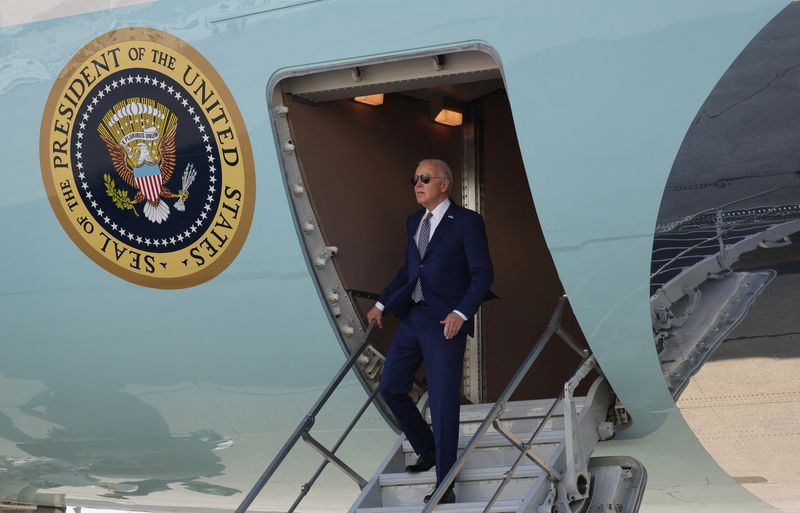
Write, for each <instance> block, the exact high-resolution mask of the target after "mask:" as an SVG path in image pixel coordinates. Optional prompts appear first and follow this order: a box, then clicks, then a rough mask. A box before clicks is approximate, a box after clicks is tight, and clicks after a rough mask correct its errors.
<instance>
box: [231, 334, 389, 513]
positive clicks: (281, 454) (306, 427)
mask: <svg viewBox="0 0 800 513" xmlns="http://www.w3.org/2000/svg"><path fill="white" fill-rule="evenodd" d="M374 327H375V323H371V324H370V325H369V327H367V331H366V333H365V334H364V341H363V342H362V343H361V345H360V346H359V347H358V349H356V350H355V351H353V353H352V354H351V355H350V357H349V358H348V359H347V361H346V362H345V363H344V365H342V367H341V369H339V372H338V373H336V376H334V378H333V380H332V381H331V382H330V383H329V384H328V386H327V387H326V388H325V391H324V392H323V393H322V395H321V396H320V397H319V399H317V402H316V403H314V406H312V407H311V410H309V412H308V414H307V415H306V416H305V417H303V420H302V421H301V422H300V424H299V425H298V426H297V428H295V430H294V432H293V433H292V435H291V436H290V437H289V439H288V440H287V441H286V442H285V443H284V444H283V447H281V450H280V451H278V455H277V456H275V458H274V459H273V460H272V462H271V463H270V464H269V466H268V467H267V469H266V470H264V473H263V474H261V477H259V478H258V481H256V483H255V484H254V485H253V488H252V489H251V490H250V492H249V493H248V494H247V496H246V497H245V498H244V500H243V501H242V503H241V504H240V505H239V507H238V508H236V513H245V512H246V511H247V508H249V507H250V505H251V504H252V503H253V501H254V500H255V499H256V497H258V494H259V493H261V490H262V489H263V488H264V486H265V485H266V484H267V482H268V481H269V480H270V479H271V478H272V475H273V474H274V473H275V471H276V470H277V469H278V467H279V466H280V465H281V464H282V463H283V460H285V459H286V457H287V456H288V455H289V452H291V450H292V448H293V447H294V445H295V444H296V443H297V441H298V440H300V439H301V438H302V439H303V440H304V441H305V442H306V443H308V444H309V445H310V446H311V447H313V448H314V449H315V450H317V451H318V452H319V453H320V454H321V455H322V456H323V458H325V460H324V462H323V464H322V465H321V466H320V467H319V468H318V469H317V472H316V473H315V474H314V475H313V476H312V478H311V479H310V480H309V481H308V482H307V483H305V484H304V485H303V486H302V487H301V491H300V496H299V497H298V498H297V500H296V501H295V502H294V504H293V505H292V507H291V509H290V510H289V513H291V512H293V511H294V509H295V508H296V507H297V505H298V504H300V501H302V500H303V498H304V497H305V496H306V494H308V491H309V489H310V488H311V486H313V484H314V482H316V480H317V478H318V477H319V475H320V474H321V473H322V471H323V470H324V469H325V466H326V465H327V464H328V463H333V464H334V466H336V467H337V468H339V469H340V470H341V471H342V472H344V473H345V474H346V475H347V476H348V477H349V478H351V479H353V480H354V481H355V482H356V483H357V484H358V485H359V486H361V487H362V488H363V486H364V485H365V484H366V481H365V480H364V478H362V477H361V476H359V475H358V474H357V473H356V472H355V471H354V470H352V469H351V468H350V467H349V466H347V465H346V464H345V463H344V462H343V461H342V460H341V459H339V458H338V457H337V456H335V452H336V450H337V449H339V446H340V445H341V444H342V442H344V439H345V438H346V437H347V435H349V434H350V431H352V429H353V427H354V426H355V425H356V423H357V422H358V420H359V419H360V418H361V416H362V415H363V414H364V412H365V411H366V410H367V407H368V406H369V405H370V404H371V403H372V401H373V400H374V399H375V397H376V395H377V391H374V392H372V394H371V395H370V396H369V397H368V398H367V400H366V402H365V403H364V404H363V405H362V406H361V409H360V410H359V411H358V413H357V414H356V416H355V417H354V418H353V420H352V421H351V422H350V425H349V426H348V427H347V428H346V429H345V431H344V433H343V434H342V436H341V437H340V438H339V440H338V441H337V442H336V445H335V446H334V448H333V449H332V450H328V449H326V448H325V447H323V446H322V445H321V444H320V443H319V442H318V441H317V440H316V439H315V438H314V437H312V436H311V435H310V433H309V431H310V430H311V428H312V427H313V426H314V422H315V420H316V416H317V414H318V413H319V412H320V410H322V407H323V406H325V403H327V402H328V399H330V398H331V396H332V395H333V393H334V392H335V391H336V388H337V387H338V386H339V385H340V384H341V382H342V380H343V379H344V378H345V376H347V374H348V373H349V372H350V370H351V369H352V368H353V365H355V363H356V361H357V360H358V357H359V356H361V353H363V352H364V349H366V347H367V345H368V344H369V339H370V336H371V335H372V330H373V328H374Z"/></svg>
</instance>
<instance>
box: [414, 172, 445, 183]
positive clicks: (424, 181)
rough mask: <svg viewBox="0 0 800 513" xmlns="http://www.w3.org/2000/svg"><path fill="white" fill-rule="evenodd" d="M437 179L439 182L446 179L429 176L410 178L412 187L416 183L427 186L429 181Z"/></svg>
mask: <svg viewBox="0 0 800 513" xmlns="http://www.w3.org/2000/svg"><path fill="white" fill-rule="evenodd" d="M437 178H438V179H439V180H445V179H446V178H445V177H443V176H431V175H429V174H424V175H414V176H412V177H411V183H412V184H414V185H417V182H422V183H424V184H428V183H430V182H431V180H434V179H437Z"/></svg>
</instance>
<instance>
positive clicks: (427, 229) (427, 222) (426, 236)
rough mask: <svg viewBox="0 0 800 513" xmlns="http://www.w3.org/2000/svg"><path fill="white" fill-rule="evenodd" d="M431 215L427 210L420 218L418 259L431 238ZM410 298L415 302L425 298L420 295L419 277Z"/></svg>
mask: <svg viewBox="0 0 800 513" xmlns="http://www.w3.org/2000/svg"><path fill="white" fill-rule="evenodd" d="M431 217H433V214H432V213H430V212H428V215H426V216H425V219H423V220H422V226H420V228H419V238H418V239H417V249H419V258H420V260H422V258H423V257H424V256H425V250H426V249H428V242H429V241H430V238H431ZM411 299H412V300H414V302H415V303H419V302H420V301H424V300H425V296H423V295H422V283H421V282H420V281H419V278H417V285H416V286H415V287H414V292H413V293H412V294H411Z"/></svg>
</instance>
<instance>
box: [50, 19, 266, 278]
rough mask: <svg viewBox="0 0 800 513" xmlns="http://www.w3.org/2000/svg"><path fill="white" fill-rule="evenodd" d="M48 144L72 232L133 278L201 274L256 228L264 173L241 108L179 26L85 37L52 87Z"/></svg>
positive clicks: (58, 199)
mask: <svg viewBox="0 0 800 513" xmlns="http://www.w3.org/2000/svg"><path fill="white" fill-rule="evenodd" d="M40 154H41V167H42V177H43V179H44V184H45V188H46V189H47V194H48V198H49V200H50V204H51V206H52V207H53V210H54V211H55V214H56V216H57V217H58V219H59V221H60V222H61V224H62V226H63V227H64V229H65V230H66V232H67V234H69V236H70V238H72V240H73V241H74V242H75V243H76V244H77V245H78V247H79V248H80V249H81V250H82V251H83V252H84V253H85V254H86V255H87V256H89V258H91V259H92V260H94V261H95V262H96V263H97V264H99V265H100V266H102V267H103V268H105V269H107V270H108V271H110V272H112V273H114V274H116V275H117V276H119V277H121V278H124V279H126V280H128V281H131V282H133V283H137V284H139V285H145V286H148V287H157V288H182V287H191V286H193V285H197V284H199V283H202V282H204V281H207V280H209V279H211V278H213V277H214V276H216V275H217V274H219V273H220V272H222V270H223V269H225V267H227V265H228V264H229V263H230V262H231V261H232V260H233V259H234V257H235V256H236V254H237V253H238V252H239V250H240V249H241V247H242V244H243V243H244V240H245V238H246V237H247V232H248V230H249V228H250V223H251V220H252V216H253V208H254V203H255V183H254V182H255V175H254V172H253V157H252V152H251V150H250V143H249V141H248V138H247V133H246V130H245V127H244V123H243V122H242V119H241V115H240V114H239V111H238V109H237V107H236V104H235V103H234V101H233V98H232V97H231V94H230V92H229V91H228V89H227V88H226V86H225V84H224V83H223V82H222V79H221V78H220V77H219V75H217V73H216V72H215V71H214V69H213V68H212V67H211V65H210V64H209V63H208V62H206V60H205V59H203V57H202V56H201V55H200V54H199V53H197V52H196V51H195V50H194V49H192V48H191V47H190V46H188V45H187V44H186V43H185V42H183V41H181V40H179V39H177V38H175V37H173V36H171V35H169V34H166V33H164V32H160V31H157V30H152V29H143V28H130V29H122V30H117V31H114V32H110V33H108V34H105V35H103V36H100V37H98V38H97V39H95V40H93V41H91V42H90V43H89V44H87V45H86V46H85V47H84V48H83V49H81V50H80V51H79V52H78V53H77V54H76V55H75V56H74V57H73V58H72V60H71V61H70V62H69V63H68V64H67V66H66V67H65V68H64V70H63V71H62V72H61V74H60V75H59V77H58V79H57V80H56V83H55V85H54V86H53V89H52V90H51V92H50V97H49V99H48V102H47V106H46V108H45V112H44V116H43V119H42V128H41V138H40Z"/></svg>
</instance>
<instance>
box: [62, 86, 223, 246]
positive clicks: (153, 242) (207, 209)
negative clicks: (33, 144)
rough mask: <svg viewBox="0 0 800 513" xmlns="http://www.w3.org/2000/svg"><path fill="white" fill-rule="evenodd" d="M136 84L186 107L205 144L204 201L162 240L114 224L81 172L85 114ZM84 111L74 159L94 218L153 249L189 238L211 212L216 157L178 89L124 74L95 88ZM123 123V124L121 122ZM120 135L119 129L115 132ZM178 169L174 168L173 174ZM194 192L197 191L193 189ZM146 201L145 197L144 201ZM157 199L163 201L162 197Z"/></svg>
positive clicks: (194, 115) (199, 122)
mask: <svg viewBox="0 0 800 513" xmlns="http://www.w3.org/2000/svg"><path fill="white" fill-rule="evenodd" d="M134 83H136V84H140V83H145V84H148V85H150V86H152V87H158V88H160V89H163V90H164V91H166V92H167V93H168V94H170V95H171V96H173V97H174V98H175V99H176V100H177V101H178V102H180V104H181V106H182V107H183V108H184V109H186V111H187V112H188V113H189V115H190V116H192V118H191V119H192V121H194V123H195V126H196V128H197V131H198V132H199V133H200V134H201V137H202V139H203V143H205V150H206V154H207V159H208V164H209V166H208V173H209V186H208V195H207V196H206V201H205V204H204V205H203V209H202V210H201V211H200V214H199V215H198V217H197V218H196V219H195V220H194V222H193V223H192V224H191V225H190V226H189V228H187V229H186V230H184V231H183V232H181V233H178V234H175V235H173V236H170V237H169V238H162V239H155V238H149V237H142V236H141V235H139V234H136V233H133V232H131V231H129V230H126V229H125V228H123V227H121V226H119V225H118V224H117V223H115V222H113V221H112V219H111V218H110V217H109V216H108V215H107V213H106V212H105V211H103V209H102V208H101V207H100V205H99V203H98V202H97V201H96V200H95V199H94V196H93V194H92V191H90V190H89V184H88V183H87V182H86V174H85V173H84V172H83V167H84V166H83V137H84V132H85V131H86V126H87V125H86V122H87V121H88V120H89V118H90V116H89V114H90V113H92V111H93V110H94V109H95V107H96V106H97V105H98V103H99V102H100V100H102V99H103V98H104V97H105V96H106V95H107V94H108V93H109V92H111V90H113V89H117V88H119V87H121V86H124V85H126V84H134ZM86 111H87V112H84V113H83V117H82V120H81V122H80V123H79V124H78V133H77V141H76V142H75V158H76V164H75V165H76V167H77V168H78V171H79V172H78V180H80V188H81V189H83V191H84V194H83V195H84V196H85V197H86V199H87V200H90V203H89V204H90V205H91V206H92V209H94V211H95V213H96V217H97V218H98V219H102V220H103V221H104V223H105V225H106V227H107V228H108V229H109V230H110V231H113V232H116V233H118V234H119V235H120V237H124V238H127V239H128V240H129V241H131V242H134V241H135V242H136V243H137V244H144V245H145V246H154V247H156V248H159V247H167V246H172V245H175V244H178V243H180V242H183V241H184V240H185V239H189V238H191V237H192V235H193V234H195V233H197V231H198V230H199V229H200V227H201V226H202V225H203V224H204V223H205V222H206V220H207V219H208V218H209V217H210V216H211V215H212V213H211V209H212V208H213V207H212V205H213V202H214V193H215V192H216V183H217V177H216V171H217V168H216V156H215V155H214V148H213V147H212V146H211V144H210V140H211V138H210V137H209V136H208V134H207V133H206V127H205V125H204V124H203V122H202V118H201V117H200V116H198V115H197V114H195V109H194V107H192V106H191V105H189V101H188V99H187V98H186V97H184V96H183V95H182V94H181V93H180V91H177V90H176V89H175V88H174V87H172V86H171V85H168V84H167V83H166V82H164V81H159V80H158V79H157V78H155V77H153V78H151V77H149V76H144V77H142V76H141V75H139V74H137V75H136V76H133V75H128V76H127V77H122V78H120V79H118V80H114V81H112V82H111V84H106V85H105V87H103V88H100V89H99V90H98V91H97V94H95V96H94V97H93V98H92V100H91V102H90V104H89V106H88V107H87V108H86ZM125 126H127V125H125ZM119 133H120V135H122V132H121V131H120V132H119ZM177 172H179V170H177V169H176V173H177ZM194 194H195V195H198V196H199V194H200V193H198V192H196V191H195V192H194ZM145 201H147V200H145ZM161 201H164V199H163V198H162V199H161ZM172 215H176V214H175V211H173V214H172Z"/></svg>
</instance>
